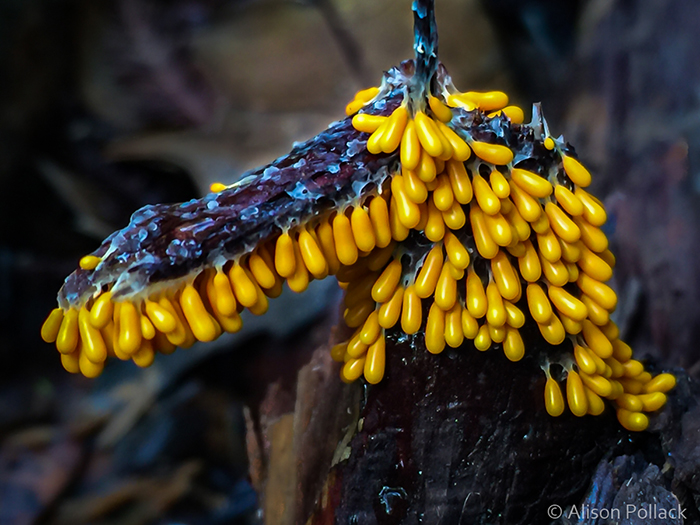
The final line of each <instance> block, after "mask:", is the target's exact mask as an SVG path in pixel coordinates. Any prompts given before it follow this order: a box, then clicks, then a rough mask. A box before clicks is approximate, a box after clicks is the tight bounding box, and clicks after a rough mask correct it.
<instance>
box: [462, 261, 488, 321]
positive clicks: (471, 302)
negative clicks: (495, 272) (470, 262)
mask: <svg viewBox="0 0 700 525" xmlns="http://www.w3.org/2000/svg"><path fill="white" fill-rule="evenodd" d="M466 303H467V310H468V311H469V313H470V314H471V316H472V317H474V318H475V319H481V318H482V317H484V316H485V315H486V311H487V309H488V300H487V298H486V290H485V289H484V284H483V283H482V282H481V278H480V277H479V276H478V275H477V274H476V272H475V271H474V269H473V268H472V267H470V268H469V271H468V272H467V298H466Z"/></svg>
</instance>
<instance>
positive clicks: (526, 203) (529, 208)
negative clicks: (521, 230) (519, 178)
mask: <svg viewBox="0 0 700 525" xmlns="http://www.w3.org/2000/svg"><path fill="white" fill-rule="evenodd" d="M510 198H511V199H512V200H513V204H515V207H516V208H517V209H518V213H520V216H521V217H522V218H523V219H525V220H526V221H527V222H530V223H532V222H535V221H536V220H537V219H539V218H540V215H542V206H541V205H540V203H539V202H538V201H537V200H536V199H534V198H533V197H532V196H531V195H530V194H528V193H527V192H526V191H524V190H522V189H520V186H518V185H517V184H515V183H514V182H513V181H510Z"/></svg>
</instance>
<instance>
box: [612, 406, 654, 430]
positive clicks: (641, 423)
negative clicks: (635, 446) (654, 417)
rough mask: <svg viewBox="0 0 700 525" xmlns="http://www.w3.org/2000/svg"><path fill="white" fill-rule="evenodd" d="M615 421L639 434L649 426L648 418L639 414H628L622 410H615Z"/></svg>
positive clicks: (627, 411) (628, 412)
mask: <svg viewBox="0 0 700 525" xmlns="http://www.w3.org/2000/svg"><path fill="white" fill-rule="evenodd" d="M617 420H618V421H619V422H620V424H621V425H622V426H623V427H624V428H626V429H627V430H630V431H632V432H641V431H642V430H646V428H647V427H648V426H649V418H648V417H647V416H646V415H644V414H642V413H641V412H630V411H629V410H625V409H623V408H619V409H618V410H617Z"/></svg>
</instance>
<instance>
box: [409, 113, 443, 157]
mask: <svg viewBox="0 0 700 525" xmlns="http://www.w3.org/2000/svg"><path fill="white" fill-rule="evenodd" d="M414 121H415V123H416V133H417V134H418V140H419V141H420V144H421V146H422V147H423V149H424V150H425V151H426V152H427V153H428V154H429V155H430V156H431V157H440V155H442V152H443V145H442V141H441V140H440V136H439V135H438V133H439V130H438V129H437V126H436V125H435V123H434V122H433V119H431V118H430V117H429V116H428V115H426V114H425V113H423V112H422V111H419V112H418V113H416V115H415V117H414Z"/></svg>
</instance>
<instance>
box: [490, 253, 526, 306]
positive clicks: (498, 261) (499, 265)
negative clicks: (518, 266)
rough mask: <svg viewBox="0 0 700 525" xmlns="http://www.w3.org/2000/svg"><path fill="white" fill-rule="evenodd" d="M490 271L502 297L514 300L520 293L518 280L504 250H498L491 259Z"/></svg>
mask: <svg viewBox="0 0 700 525" xmlns="http://www.w3.org/2000/svg"><path fill="white" fill-rule="evenodd" d="M491 272H492V274H493V280H494V282H495V283H496V286H497V287H498V291H499V292H500V294H501V295H502V296H503V298H504V299H507V300H509V301H513V300H515V299H516V298H517V296H518V294H519V293H520V280H519V278H518V275H517V274H516V272H515V269H514V268H513V266H512V265H511V263H510V261H509V260H508V256H507V255H506V254H505V252H503V251H499V252H498V254H496V256H495V257H494V258H493V259H491Z"/></svg>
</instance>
